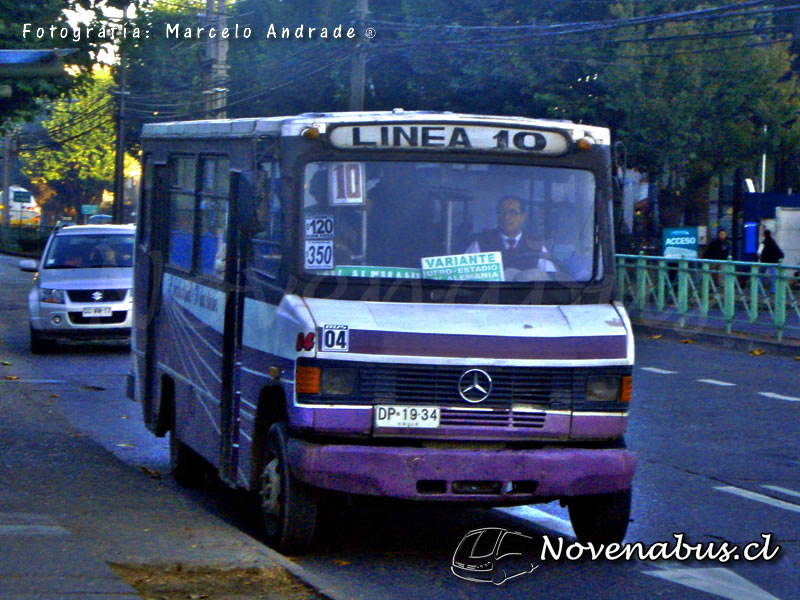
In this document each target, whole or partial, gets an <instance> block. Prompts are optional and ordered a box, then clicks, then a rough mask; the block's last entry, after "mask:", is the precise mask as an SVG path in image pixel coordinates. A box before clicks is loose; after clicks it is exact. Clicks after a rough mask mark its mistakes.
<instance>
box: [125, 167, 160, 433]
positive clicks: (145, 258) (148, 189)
mask: <svg viewBox="0 0 800 600" xmlns="http://www.w3.org/2000/svg"><path fill="white" fill-rule="evenodd" d="M143 179H144V181H143V186H142V195H141V198H140V203H139V208H138V224H137V239H136V249H135V253H136V255H135V263H134V264H135V268H134V284H133V309H134V331H133V344H132V345H133V352H134V368H135V370H136V372H137V374H138V376H137V377H136V378H135V382H136V384H137V385H139V386H140V388H139V389H137V390H136V391H135V398H136V399H137V400H138V401H139V402H140V404H141V406H142V412H143V416H144V422H145V424H146V425H147V427H148V428H149V429H150V430H151V431H156V433H159V434H163V431H157V422H156V421H157V417H158V415H157V410H158V406H157V404H156V403H155V401H154V399H155V398H156V394H157V392H158V390H157V386H156V380H155V373H156V369H155V365H156V354H155V351H154V350H155V335H156V332H157V331H158V320H159V316H160V310H159V308H160V304H161V276H162V273H163V270H164V257H163V253H162V249H163V248H164V239H165V230H166V219H165V218H164V217H165V214H164V211H160V210H158V209H157V207H158V206H159V205H161V204H162V203H163V202H165V201H166V197H167V193H166V188H167V166H166V164H154V163H153V162H152V160H151V157H150V156H145V163H144V178H143Z"/></svg>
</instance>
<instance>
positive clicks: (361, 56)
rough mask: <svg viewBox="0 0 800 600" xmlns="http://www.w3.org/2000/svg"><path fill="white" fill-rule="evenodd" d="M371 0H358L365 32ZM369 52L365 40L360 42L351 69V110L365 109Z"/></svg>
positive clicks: (359, 13)
mask: <svg viewBox="0 0 800 600" xmlns="http://www.w3.org/2000/svg"><path fill="white" fill-rule="evenodd" d="M368 1H369V0H356V15H357V16H358V26H357V27H358V30H359V31H361V32H362V33H363V31H364V22H365V21H366V20H367V13H368V12H369V6H368ZM366 62H367V52H366V50H365V48H364V42H363V41H361V42H358V50H357V51H356V53H355V54H354V55H353V65H352V70H351V71H350V110H364V87H365V86H366V72H367V69H366Z"/></svg>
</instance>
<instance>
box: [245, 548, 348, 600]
mask: <svg viewBox="0 0 800 600" xmlns="http://www.w3.org/2000/svg"><path fill="white" fill-rule="evenodd" d="M259 551H260V553H261V554H262V555H263V556H265V557H266V558H267V559H268V560H270V561H272V562H273V563H275V564H276V565H278V566H280V567H283V568H284V569H286V570H287V571H289V573H291V574H292V575H294V576H295V577H297V578H298V579H299V580H301V581H302V582H303V583H305V584H306V585H307V586H309V587H310V588H311V589H313V590H314V591H315V592H316V593H318V594H319V595H321V596H324V597H325V598H328V599H329V600H348V598H349V596H345V595H343V594H342V593H341V592H340V591H339V590H336V589H334V588H333V586H332V585H331V583H330V582H328V581H326V580H325V577H324V576H319V575H316V574H314V573H311V572H310V571H308V570H307V569H305V568H304V567H302V566H301V565H299V564H297V563H296V562H294V561H293V560H292V559H291V558H289V557H288V556H285V555H283V554H281V553H280V552H278V551H277V550H273V549H272V548H270V547H269V546H267V545H264V547H263V548H262V549H260V550H259Z"/></svg>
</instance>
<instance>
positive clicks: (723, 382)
mask: <svg viewBox="0 0 800 600" xmlns="http://www.w3.org/2000/svg"><path fill="white" fill-rule="evenodd" d="M697 381H699V382H700V383H710V384H711V385H721V386H723V387H735V386H736V384H735V383H730V382H728V381H719V380H718V379H698V380H697Z"/></svg>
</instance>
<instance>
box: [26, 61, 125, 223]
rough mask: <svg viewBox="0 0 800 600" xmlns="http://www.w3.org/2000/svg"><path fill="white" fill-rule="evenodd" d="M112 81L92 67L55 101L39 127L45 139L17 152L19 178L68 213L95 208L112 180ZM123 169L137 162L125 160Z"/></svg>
mask: <svg viewBox="0 0 800 600" xmlns="http://www.w3.org/2000/svg"><path fill="white" fill-rule="evenodd" d="M112 87H113V80H112V78H111V73H110V70H109V69H108V67H105V68H103V67H95V69H93V71H92V73H91V75H90V77H88V78H87V79H86V80H85V81H84V82H83V83H82V84H81V86H80V87H78V88H77V89H76V90H75V91H74V92H73V93H72V94H71V95H70V96H67V97H64V98H62V99H61V100H59V101H57V102H55V103H54V104H53V106H52V108H51V109H50V111H49V115H50V116H49V117H48V118H47V119H45V120H44V121H43V123H42V125H43V126H44V129H45V131H46V133H47V139H46V141H44V142H43V143H41V144H38V145H34V146H33V147H30V144H29V145H28V147H27V149H25V150H24V151H22V152H21V153H20V160H21V162H22V173H23V174H24V175H25V176H26V177H28V178H29V179H30V180H31V181H32V182H33V184H34V185H36V186H37V188H39V192H40V195H42V196H43V197H45V198H47V197H53V198H54V201H55V202H57V203H59V204H60V205H61V208H63V209H66V211H67V212H72V211H79V210H80V206H81V205H82V204H98V203H99V202H100V201H101V200H102V196H103V192H104V191H106V190H109V189H111V186H112V182H113V177H114V139H115V132H114V108H113V101H112V97H111V89H112ZM125 160H126V168H127V169H128V170H130V169H132V168H134V166H135V164H136V161H135V159H134V158H133V157H131V156H129V155H126V157H125Z"/></svg>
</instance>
